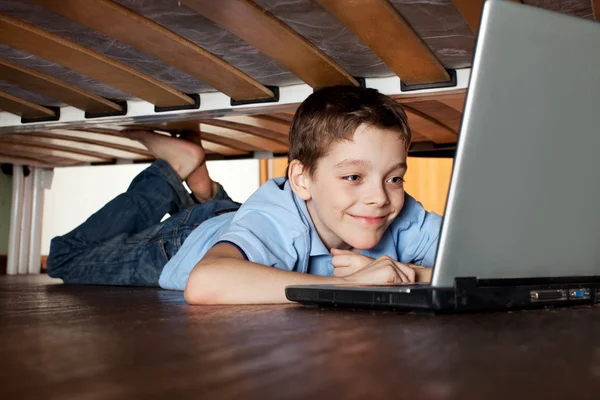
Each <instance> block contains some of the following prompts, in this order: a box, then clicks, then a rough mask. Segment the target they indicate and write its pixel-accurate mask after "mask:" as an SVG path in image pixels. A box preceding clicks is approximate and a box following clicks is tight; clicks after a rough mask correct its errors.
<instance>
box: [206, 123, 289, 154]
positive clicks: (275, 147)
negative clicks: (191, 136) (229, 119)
mask: <svg viewBox="0 0 600 400" xmlns="http://www.w3.org/2000/svg"><path fill="white" fill-rule="evenodd" d="M200 131H201V132H202V133H203V134H205V133H209V134H212V135H217V136H221V137H224V138H229V139H234V140H238V141H240V142H243V143H246V144H248V145H251V146H254V147H255V148H256V149H257V150H264V151H271V152H273V153H287V151H288V148H287V146H286V145H285V144H283V143H281V142H275V141H274V140H270V139H265V138H262V137H260V136H255V135H252V134H248V133H245V132H242V131H238V130H235V129H230V128H223V127H220V126H213V125H208V124H205V123H200Z"/></svg>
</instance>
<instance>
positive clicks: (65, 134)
mask: <svg viewBox="0 0 600 400" xmlns="http://www.w3.org/2000/svg"><path fill="white" fill-rule="evenodd" d="M44 135H56V137H57V138H66V139H70V140H73V141H75V142H82V143H90V144H98V145H101V146H105V147H110V148H113V149H118V150H123V151H127V152H130V153H134V154H136V155H139V156H144V157H152V154H151V153H150V152H149V151H148V150H146V148H145V147H144V145H143V144H141V143H139V142H136V141H135V140H130V139H127V138H126V137H122V136H117V135H114V136H112V135H108V134H104V133H94V132H87V131H83V130H66V129H53V130H51V131H47V132H44Z"/></svg>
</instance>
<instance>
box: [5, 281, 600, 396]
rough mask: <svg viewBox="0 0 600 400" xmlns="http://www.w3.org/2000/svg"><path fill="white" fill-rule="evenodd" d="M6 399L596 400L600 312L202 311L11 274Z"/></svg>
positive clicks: (146, 292)
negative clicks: (466, 313)
mask: <svg viewBox="0 0 600 400" xmlns="http://www.w3.org/2000/svg"><path fill="white" fill-rule="evenodd" d="M0 365H1V366H0V398H1V399H21V398H23V399H117V398H123V399H137V398H143V399H162V398H174V399H175V398H194V399H310V400H314V399H321V398H323V399H325V398H326V399H338V398H339V399H386V400H389V399H397V398H406V399H436V400H437V399H461V400H463V399H515V398H523V399H525V398H527V399H538V398H539V399H541V398H544V399H555V398H556V399H559V398H562V399H598V398H599V396H600V395H599V394H598V389H600V307H583V308H578V309H557V310H540V311H527V312H510V313H507V312H504V313H492V314H472V315H450V316H432V315H419V314H407V313H394V312H381V311H378V312H371V311H352V310H320V309H310V308H302V307H297V306H293V305H292V306H244V307H224V306H221V307H192V306H188V305H186V304H185V302H184V300H183V296H182V293H180V292H169V291H164V290H160V289H143V288H118V287H81V286H64V285H62V284H57V281H53V280H50V279H49V278H47V277H46V276H43V275H42V276H39V277H35V276H34V277H10V276H0Z"/></svg>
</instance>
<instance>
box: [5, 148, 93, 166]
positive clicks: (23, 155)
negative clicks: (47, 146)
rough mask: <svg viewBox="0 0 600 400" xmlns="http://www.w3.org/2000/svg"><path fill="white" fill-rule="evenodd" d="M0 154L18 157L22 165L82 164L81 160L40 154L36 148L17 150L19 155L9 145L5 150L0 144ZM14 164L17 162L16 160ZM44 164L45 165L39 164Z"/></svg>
mask: <svg viewBox="0 0 600 400" xmlns="http://www.w3.org/2000/svg"><path fill="white" fill-rule="evenodd" d="M0 156H1V157H3V158H5V159H8V158H14V159H18V160H19V161H20V162H23V165H29V166H32V167H36V166H37V165H36V164H37V163H42V164H47V165H49V166H59V167H67V166H72V165H77V164H82V162H81V161H77V160H71V159H65V158H61V157H52V156H49V155H47V154H40V152H39V150H38V149H35V148H34V149H33V150H32V151H31V150H29V151H28V150H25V151H19V155H18V156H15V154H14V151H12V149H11V148H10V147H8V146H7V150H4V147H1V146H0ZM16 164H19V162H17V163H16ZM40 166H44V167H45V165H40Z"/></svg>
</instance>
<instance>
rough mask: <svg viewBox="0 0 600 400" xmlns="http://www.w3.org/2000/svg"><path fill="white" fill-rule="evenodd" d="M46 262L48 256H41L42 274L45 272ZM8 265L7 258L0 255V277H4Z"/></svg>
mask: <svg viewBox="0 0 600 400" xmlns="http://www.w3.org/2000/svg"><path fill="white" fill-rule="evenodd" d="M47 262H48V256H42V272H46V271H47V268H46V263H47ZM7 263H8V256H6V255H0V275H6V265H7Z"/></svg>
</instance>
